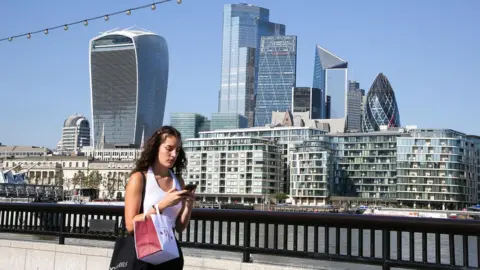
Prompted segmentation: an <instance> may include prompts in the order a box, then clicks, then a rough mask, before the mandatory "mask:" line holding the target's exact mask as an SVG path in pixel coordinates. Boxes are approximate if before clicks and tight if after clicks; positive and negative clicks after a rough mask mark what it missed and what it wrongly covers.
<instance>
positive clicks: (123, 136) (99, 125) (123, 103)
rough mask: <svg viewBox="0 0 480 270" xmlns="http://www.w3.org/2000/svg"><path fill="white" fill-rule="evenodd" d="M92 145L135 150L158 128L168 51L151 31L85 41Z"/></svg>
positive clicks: (118, 33)
mask: <svg viewBox="0 0 480 270" xmlns="http://www.w3.org/2000/svg"><path fill="white" fill-rule="evenodd" d="M89 54H90V87H91V92H90V94H91V102H92V104H91V108H92V122H93V125H92V128H93V144H92V145H93V146H94V147H96V146H97V144H98V143H99V142H100V141H101V138H100V137H101V136H102V130H104V134H103V135H104V138H105V142H106V143H108V144H114V145H134V146H140V144H141V139H142V133H143V132H144V136H145V138H148V137H150V136H151V135H152V134H153V132H154V131H155V130H156V129H157V128H159V127H161V126H162V124H163V115H164V111H165V100H166V97H167V84H168V48H167V42H166V41H165V39H164V38H163V37H161V36H159V35H156V34H154V33H152V32H147V31H139V30H130V29H127V30H119V31H117V30H115V31H110V32H105V33H103V34H101V35H100V36H97V37H95V38H93V39H92V40H91V41H90V50H89Z"/></svg>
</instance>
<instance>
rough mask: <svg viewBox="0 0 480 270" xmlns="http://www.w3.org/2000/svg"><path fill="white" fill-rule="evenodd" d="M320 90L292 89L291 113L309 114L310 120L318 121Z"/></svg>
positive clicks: (307, 88)
mask: <svg viewBox="0 0 480 270" xmlns="http://www.w3.org/2000/svg"><path fill="white" fill-rule="evenodd" d="M320 98H321V90H320V89H318V88H311V87H294V88H293V93H292V109H291V110H292V112H294V113H296V112H309V117H310V119H320Z"/></svg>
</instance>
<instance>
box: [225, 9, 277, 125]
mask: <svg viewBox="0 0 480 270" xmlns="http://www.w3.org/2000/svg"><path fill="white" fill-rule="evenodd" d="M269 17H270V12H269V10H268V9H265V8H261V7H256V6H253V5H248V4H227V5H225V6H224V10H223V45H222V78H221V87H220V93H219V100H218V112H220V113H240V114H242V115H245V116H246V117H248V119H249V126H252V125H253V120H254V116H253V111H254V106H255V94H256V81H257V75H258V69H257V67H258V61H257V59H258V56H259V54H260V53H259V51H258V50H257V48H259V47H260V37H261V36H274V35H281V36H283V35H285V26H284V25H282V24H275V23H272V22H270V21H269Z"/></svg>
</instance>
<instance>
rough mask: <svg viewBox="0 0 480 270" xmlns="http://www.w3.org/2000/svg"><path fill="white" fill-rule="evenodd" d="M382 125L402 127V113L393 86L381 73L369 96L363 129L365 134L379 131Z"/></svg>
mask: <svg viewBox="0 0 480 270" xmlns="http://www.w3.org/2000/svg"><path fill="white" fill-rule="evenodd" d="M382 125H385V126H388V127H400V113H399V111H398V106H397V100H396V99H395V93H394V92H393V89H392V86H391V85H390V82H389V81H388V79H387V77H385V75H383V73H380V74H378V76H377V78H375V81H374V82H373V84H372V87H370V90H369V91H368V94H367V100H366V103H365V109H364V115H363V121H362V129H363V132H372V131H379V130H380V126H382Z"/></svg>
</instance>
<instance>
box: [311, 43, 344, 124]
mask: <svg viewBox="0 0 480 270" xmlns="http://www.w3.org/2000/svg"><path fill="white" fill-rule="evenodd" d="M347 69H348V62H347V61H345V60H343V59H341V58H340V57H338V56H336V55H334V54H333V53H331V52H329V51H327V50H326V49H324V48H322V47H320V46H319V45H317V46H316V48H315V64H314V70H313V87H314V88H320V89H322V118H327V110H326V107H327V106H326V104H325V103H326V101H327V100H326V96H327V95H328V96H330V98H331V100H330V102H331V104H330V106H331V107H330V117H331V118H344V117H346V115H347V87H348V86H347Z"/></svg>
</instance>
